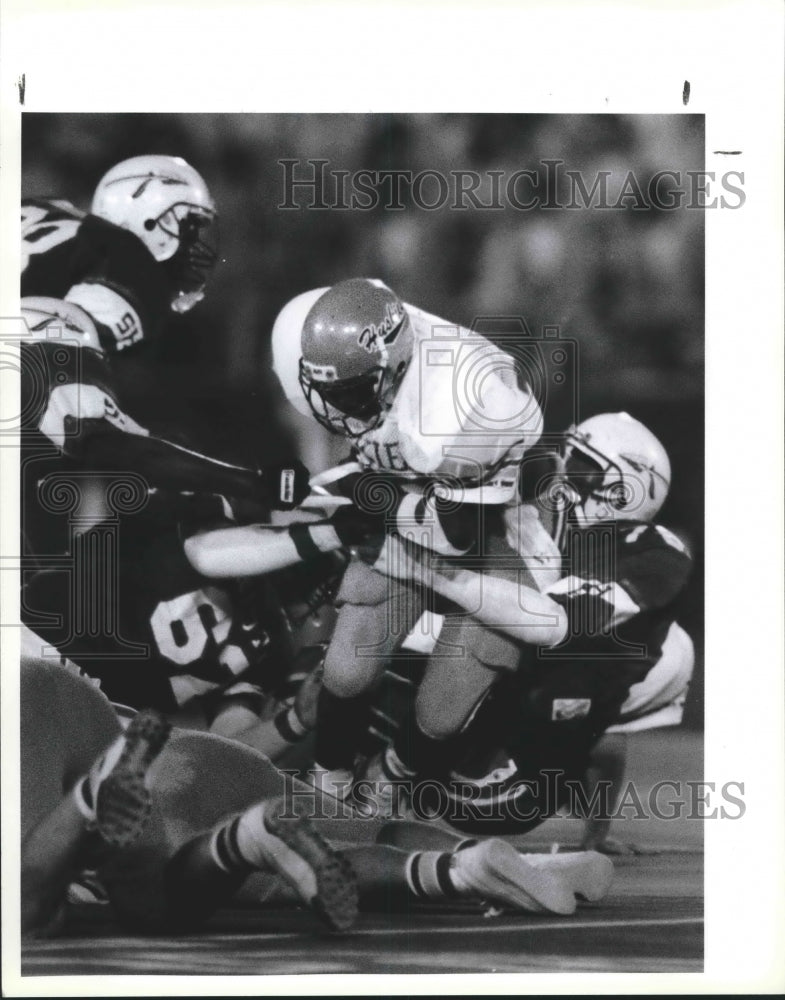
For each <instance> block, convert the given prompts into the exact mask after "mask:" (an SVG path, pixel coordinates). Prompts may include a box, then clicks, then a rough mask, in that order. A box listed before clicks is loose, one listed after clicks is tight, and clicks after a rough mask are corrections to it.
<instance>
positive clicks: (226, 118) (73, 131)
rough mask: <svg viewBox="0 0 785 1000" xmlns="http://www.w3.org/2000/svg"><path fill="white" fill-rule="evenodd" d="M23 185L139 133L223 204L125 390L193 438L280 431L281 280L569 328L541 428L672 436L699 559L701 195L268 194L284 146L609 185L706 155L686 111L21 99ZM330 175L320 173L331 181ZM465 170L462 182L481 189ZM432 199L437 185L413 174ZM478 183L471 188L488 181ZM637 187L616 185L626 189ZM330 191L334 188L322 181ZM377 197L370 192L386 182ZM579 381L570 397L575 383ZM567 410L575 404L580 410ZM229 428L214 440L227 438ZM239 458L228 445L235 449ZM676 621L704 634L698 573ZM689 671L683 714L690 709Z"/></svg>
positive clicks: (347, 165) (80, 201)
mask: <svg viewBox="0 0 785 1000" xmlns="http://www.w3.org/2000/svg"><path fill="white" fill-rule="evenodd" d="M22 148H23V161H22V165H23V191H22V193H23V195H29V196H33V195H42V196H57V197H61V198H67V199H68V200H70V201H72V202H74V203H75V204H76V205H77V206H79V207H84V208H87V207H89V203H90V198H91V196H92V192H93V189H94V188H95V185H96V183H97V181H98V180H99V179H100V177H101V175H102V174H103V173H104V172H105V171H106V170H107V169H108V168H109V167H110V166H111V165H112V164H114V163H115V162H117V161H118V160H121V159H124V158H126V157H129V156H135V155H138V154H141V153H168V154H173V155H180V156H183V157H184V158H185V159H186V160H188V161H189V162H190V163H191V164H193V165H194V166H195V167H196V168H197V169H198V170H199V171H200V173H201V174H202V175H203V176H204V178H205V180H206V181H207V183H208V185H209V187H210V189H211V191H212V192H213V194H214V197H215V200H216V204H217V206H218V210H219V217H220V223H219V239H220V245H219V250H220V258H221V263H220V264H219V266H218V268H217V269H216V272H215V274H214V275H213V278H212V280H211V283H210V286H209V289H208V295H207V298H206V300H205V301H204V303H202V304H201V305H200V306H199V308H198V309H196V310H194V311H193V312H192V313H191V314H189V315H188V316H187V317H184V318H182V319H180V320H178V324H179V329H177V330H176V331H175V334H174V336H173V337H172V338H171V339H170V340H169V341H168V342H167V343H166V344H161V345H159V346H158V347H156V348H155V349H156V350H157V352H158V354H159V358H158V360H159V364H158V365H157V366H156V367H155V369H154V370H155V373H156V374H155V375H154V376H153V377H152V378H151V376H150V367H149V366H146V367H145V368H144V370H143V372H142V369H140V370H139V373H138V377H137V374H135V371H134V367H133V365H129V366H126V372H125V376H124V378H125V380H126V383H127V391H128V394H129V395H134V394H135V393H136V394H140V395H141V394H143V395H144V396H145V397H146V401H147V405H148V407H149V408H152V409H153V410H155V409H156V407H157V408H158V414H157V415H158V416H159V417H160V419H161V420H162V421H166V420H167V419H168V418H169V415H170V413H171V410H172V406H173V404H174V403H176V404H177V405H178V406H179V407H181V408H182V409H183V410H185V411H187V413H188V415H189V422H190V425H191V426H195V427H197V428H199V429H200V432H201V433H202V434H203V436H204V444H205V447H207V445H208V444H209V445H211V446H215V444H216V443H220V438H221V436H222V435H224V437H225V438H226V441H227V442H232V443H234V444H236V440H237V437H238V435H237V434H236V432H235V430H234V428H236V427H237V426H238V422H241V423H243V424H245V425H248V424H249V423H251V424H254V425H256V427H257V428H258V430H259V432H258V433H254V434H253V435H252V436H253V437H254V439H255V440H256V441H257V442H260V444H259V447H260V449H261V450H262V451H263V452H264V454H263V455H262V456H261V457H263V458H264V459H266V460H275V459H277V458H278V457H279V454H280V453H281V452H284V451H285V450H286V449H287V447H289V446H290V445H291V442H292V434H293V430H292V426H291V425H290V424H289V423H288V421H287V419H286V417H285V413H286V409H285V406H284V404H283V401H282V399H281V396H280V392H279V389H278V387H277V385H276V383H275V379H274V377H273V375H272V373H271V370H270V367H271V366H270V344H269V338H270V332H271V329H272V323H273V320H274V319H275V316H276V314H277V312H278V310H279V309H280V308H281V306H282V305H283V304H284V303H285V302H286V301H288V299H290V298H291V297H292V296H294V295H296V294H297V293H299V292H301V291H304V290H307V289H309V288H314V287H317V286H321V285H329V284H332V283H334V282H335V281H339V280H342V279H344V278H348V277H352V276H367V277H379V278H382V279H384V280H385V281H386V282H387V283H388V284H389V285H390V286H391V287H392V288H394V289H395V290H396V291H397V292H398V293H399V294H400V295H401V297H402V298H403V299H404V300H405V301H407V302H410V303H414V304H416V305H418V306H421V307H422V308H424V309H426V310H428V311H429V312H433V313H436V314H437V315H439V316H443V317H445V318H446V319H449V320H451V321H455V322H458V323H462V324H464V325H470V324H471V323H472V322H473V321H474V320H475V319H476V318H477V317H488V316H495V317H499V316H513V317H515V316H522V317H523V318H524V319H525V321H526V324H527V325H528V328H529V330H530V331H531V332H532V333H533V334H534V335H535V336H537V335H539V333H540V332H541V331H542V329H543V327H546V326H547V327H558V329H559V335H560V337H562V338H565V339H567V340H569V341H571V342H574V343H575V344H576V345H577V346H576V348H575V350H574V351H573V352H572V353H571V357H572V355H573V354H575V355H576V357H577V362H576V365H575V369H574V370H573V371H571V373H570V376H569V378H568V379H567V383H568V384H563V385H561V386H558V385H556V384H554V383H553V381H552V380H551V383H550V390H551V395H550V396H549V399H548V401H547V407H546V422H547V423H546V426H548V427H549V429H551V430H556V429H558V428H559V427H562V426H564V424H565V423H566V422H568V421H569V420H570V419H571V418H572V417H573V415H575V416H576V417H585V416H589V415H591V414H592V413H594V412H598V411H600V410H618V409H628V410H629V411H630V412H631V413H632V414H633V415H634V416H636V417H638V418H639V419H641V420H642V421H644V422H645V423H647V424H648V425H649V426H650V427H652V429H653V430H655V432H656V433H657V434H658V436H659V437H660V438H661V440H662V441H663V443H664V444H665V446H666V448H667V449H668V451H669V452H670V455H671V460H672V464H673V482H674V487H673V491H672V496H671V498H670V500H669V501H668V503H667V505H666V507H665V508H664V510H663V520H664V521H665V523H668V524H670V525H672V526H673V527H675V528H676V529H677V530H679V531H680V532H681V533H682V534H683V536H684V537H685V538H686V539H687V540H688V542H689V543H690V545H691V546H692V548H693V549H694V550H695V554H696V562H697V563H698V566H699V567H700V565H701V549H702V536H703V375H704V366H703V362H704V356H703V349H704V270H703V268H704V253H703V246H704V215H703V212H702V211H699V210H695V209H690V208H686V207H683V208H680V209H678V210H670V211H668V210H662V209H658V208H657V207H656V206H651V205H649V206H648V207H632V204H629V205H628V207H625V208H620V209H601V208H580V209H572V210H568V209H566V208H562V209H553V208H547V207H543V204H542V202H543V201H544V199H543V198H540V203H539V205H538V207H534V208H531V209H529V210H526V211H520V210H516V209H514V208H512V207H510V206H509V205H507V206H506V207H505V208H504V209H501V210H500V209H481V208H474V207H467V208H464V209H461V210H456V209H455V208H454V207H451V204H452V199H448V200H447V202H446V204H444V205H443V206H442V207H438V208H435V209H433V210H428V209H426V208H424V207H421V206H418V205H417V204H415V203H414V201H413V200H412V199H411V197H409V195H408V191H407V188H406V187H405V186H404V188H403V193H402V199H401V203H402V207H401V208H399V209H395V210H390V209H389V208H386V207H385V206H384V204H383V203H382V204H379V205H378V206H377V207H375V208H372V209H370V210H361V209H351V208H349V209H342V208H327V209H321V210H317V209H313V208H310V209H309V208H307V207H306V206H307V205H308V204H309V201H312V200H313V199H311V198H310V197H309V193H308V191H307V190H304V189H303V190H301V191H299V192H298V193H297V195H296V196H295V200H296V201H297V203H298V205H300V206H301V207H298V208H290V209H288V210H283V209H281V208H280V207H279V206H280V205H281V204H284V203H286V202H287V197H288V199H289V201H290V200H291V192H287V191H286V189H285V178H286V168H285V167H284V166H282V164H281V162H280V161H281V160H293V161H296V166H295V167H294V168H290V169H294V171H295V173H296V174H297V176H307V175H308V174H309V171H310V167H309V165H308V163H307V161H308V160H309V159H320V160H326V161H328V162H327V166H326V168H325V169H326V171H328V172H332V171H346V172H348V176H351V175H352V174H353V173H354V172H356V171H360V170H369V171H395V170H408V171H412V172H413V173H414V174H416V173H418V172H420V171H425V170H428V171H436V172H438V173H441V174H443V175H445V176H448V177H449V175H450V172H451V171H452V172H454V171H477V172H479V173H481V174H482V175H483V177H484V178H485V179H486V180H487V178H488V177H489V176H490V174H491V173H492V172H501V174H500V176H504V177H508V176H510V175H512V174H514V173H515V172H516V171H521V170H534V171H539V172H542V171H543V166H542V165H543V163H544V162H545V161H547V160H550V161H554V160H560V161H563V165H564V169H565V170H569V171H574V172H578V173H579V174H580V176H581V177H582V178H584V179H585V183H586V185H587V186H588V187H589V188H590V187H591V185H592V183H593V181H594V180H595V179H596V178H597V177H598V176H599V175H600V173H601V172H603V171H605V172H607V177H608V187H609V190H610V191H611V192H618V191H619V189H620V187H621V185H622V183H623V179H624V178H625V177H626V176H627V175H628V173H629V172H630V171H632V172H633V174H634V176H635V178H636V180H637V182H638V185H639V187H640V188H641V189H642V190H643V191H645V190H646V188H647V185H648V183H649V181H650V180H651V178H652V177H654V176H655V175H656V174H657V172H658V171H664V170H667V171H673V172H675V173H676V174H678V175H680V176H682V177H684V176H686V174H687V172H688V171H698V170H701V169H702V167H703V160H704V136H703V119H702V116H696V115H683V116H657V115H520V116H509V115H422V114H417V115H414V114H412V115H382V114H373V115H372V114H368V115H256V114H209V115H171V114H158V115H155V114H139V115H111V114H104V115H98V114H86V115H78V114H69V115H52V114H29V113H28V114H25V115H24V116H23V147H22ZM330 190H332V188H330ZM484 190H485V189H484V188H482V189H479V190H478V194H481V193H482V192H484ZM427 191H428V197H429V198H431V197H432V189H431V188H428V189H427ZM482 200H483V201H485V202H487V200H488V199H487V193H486V194H484V195H483V198H482ZM633 200H634V199H631V200H630V201H633ZM328 201H330V197H329V194H328ZM381 201H382V202H383V201H384V199H381ZM576 384H577V390H578V393H577V403H576V395H575V392H574V391H573V388H574V386H575V385H576ZM576 407H577V410H578V412H577V413H575V412H574V411H575V410H576ZM224 443H226V442H224ZM238 457H241V456H238ZM682 621H683V624H684V625H685V627H686V628H687V629H688V630H689V631H690V632H691V634H692V635H693V636H694V638H695V640H696V646H697V647H698V651H699V653H700V651H701V650H702V641H701V638H702V637H701V632H702V571H701V569H700V568H699V569H698V571H697V572H696V574H695V577H694V578H693V582H692V585H691V586H690V587H689V589H688V592H687V594H686V595H685V598H684V608H683V614H682ZM700 674H701V671H698V677H697V678H696V681H695V682H694V690H693V695H692V697H691V699H690V705H689V706H688V713H687V721H688V722H692V723H693V724H696V723H700V721H701V719H702V678H701V676H700Z"/></svg>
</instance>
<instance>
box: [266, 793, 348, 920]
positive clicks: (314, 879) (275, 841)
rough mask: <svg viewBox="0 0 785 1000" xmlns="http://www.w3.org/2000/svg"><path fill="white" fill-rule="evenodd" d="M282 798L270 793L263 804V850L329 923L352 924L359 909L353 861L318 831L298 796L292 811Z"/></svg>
mask: <svg viewBox="0 0 785 1000" xmlns="http://www.w3.org/2000/svg"><path fill="white" fill-rule="evenodd" d="M283 804H284V800H283V799H271V800H270V801H269V802H265V803H263V805H262V812H261V816H262V822H261V824H259V826H258V827H257V829H256V831H255V840H256V844H255V846H256V847H257V849H258V852H259V854H260V855H261V857H263V858H264V860H265V861H266V862H267V864H268V865H269V867H270V868H272V869H274V870H275V871H276V872H278V873H279V874H280V875H282V876H283V877H284V878H285V879H286V881H287V882H288V883H289V884H290V885H291V886H292V888H293V889H294V890H295V892H296V893H297V895H298V896H299V897H300V899H302V901H303V902H304V903H306V904H307V905H308V906H309V907H310V908H311V909H312V910H313V911H314V912H315V913H316V914H318V916H319V917H320V918H321V919H322V920H323V921H324V923H325V924H327V926H328V927H329V928H331V929H332V930H336V931H345V930H348V929H349V928H350V927H351V926H352V924H353V923H354V922H355V920H356V919H357V913H358V892H357V877H356V875H355V874H354V871H353V869H352V866H351V865H350V864H349V861H348V859H347V858H345V857H344V856H343V855H342V854H341V853H340V852H339V851H335V850H333V849H332V848H331V847H330V845H329V844H328V843H327V841H325V840H324V839H323V838H322V837H321V836H320V835H319V834H318V833H317V832H316V830H315V829H314V827H313V825H312V823H311V822H310V820H309V819H308V818H307V816H306V815H305V814H304V811H303V810H304V809H305V804H304V803H297V802H296V801H295V802H293V803H292V804H291V806H290V807H289V812H288V814H287V815H284V814H283V812H284V810H283ZM292 814H294V815H292Z"/></svg>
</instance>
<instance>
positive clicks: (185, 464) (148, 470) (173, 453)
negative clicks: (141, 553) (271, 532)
mask: <svg viewBox="0 0 785 1000" xmlns="http://www.w3.org/2000/svg"><path fill="white" fill-rule="evenodd" d="M126 419H127V418H126ZM135 426H136V427H138V425H135ZM71 454H73V455H74V457H77V458H79V459H80V461H82V462H84V463H85V464H88V465H90V467H91V468H93V469H96V470H97V471H110V470H112V471H116V470H123V469H128V470H132V471H134V472H138V473H139V474H140V475H142V476H143V477H144V478H145V479H146V480H147V482H148V483H149V484H150V486H152V487H155V488H157V489H162V490H171V491H173V492H193V493H214V494H218V495H221V496H225V497H228V498H237V499H240V500H253V501H257V502H263V503H264V504H266V505H268V506H270V507H273V508H277V509H283V510H286V509H290V508H292V507H296V506H297V504H298V503H299V502H300V501H301V500H302V499H303V497H304V496H305V495H306V494H307V492H308V470H307V469H306V468H305V466H304V465H303V464H302V463H301V462H298V461H293V462H291V463H289V464H287V465H275V466H268V467H266V468H262V469H248V468H245V467H243V466H239V465H233V464H231V463H229V462H222V461H220V460H219V459H216V458H211V457H209V456H208V455H203V454H201V453H200V452H197V451H194V450H192V449H190V448H185V447H183V446H182V445H179V444H175V443H174V442H172V441H167V440H165V439H164V438H159V437H155V436H154V435H152V434H148V433H146V432H140V430H136V429H130V430H129V428H128V427H127V426H126V427H117V426H114V425H113V424H112V423H110V422H109V421H107V420H99V421H88V422H86V424H85V425H84V432H83V433H82V434H81V435H80V436H79V444H78V447H77V448H75V449H72V451H71Z"/></svg>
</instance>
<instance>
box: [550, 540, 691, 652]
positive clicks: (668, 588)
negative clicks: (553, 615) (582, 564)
mask: <svg viewBox="0 0 785 1000" xmlns="http://www.w3.org/2000/svg"><path fill="white" fill-rule="evenodd" d="M691 567H692V559H691V556H690V555H689V553H688V551H687V549H686V547H685V546H684V544H683V543H682V541H681V540H680V539H679V538H678V537H677V536H676V535H674V534H673V533H672V532H670V531H668V530H667V529H666V528H662V527H661V526H659V525H651V524H650V525H641V526H640V527H639V528H635V529H633V530H632V531H630V532H628V533H627V534H626V535H623V536H622V537H621V538H620V540H619V542H618V545H617V551H616V559H615V565H614V566H613V569H614V574H613V579H595V578H592V577H583V576H577V575H570V576H566V577H562V578H561V579H560V580H557V581H556V583H554V584H552V585H551V586H549V587H548V588H547V589H546V593H547V594H549V595H550V596H551V597H552V598H553V600H554V601H556V602H557V603H559V604H561V605H562V607H563V608H564V610H565V613H566V614H567V617H568V620H574V621H575V622H588V621H590V622H593V623H595V627H596V629H597V631H599V632H606V633H608V632H610V631H611V630H612V629H615V628H618V627H619V626H621V625H624V624H625V623H626V622H628V621H630V620H631V619H632V618H634V617H635V616H636V615H638V614H641V613H642V612H646V611H655V610H661V609H663V608H665V607H667V606H668V605H669V604H670V603H671V602H672V601H673V600H674V599H675V598H676V597H677V596H678V595H679V593H680V592H681V590H682V589H683V587H684V585H685V583H686V582H687V579H688V577H689V574H690V570H691ZM575 631H576V632H577V631H579V629H578V628H577V627H576V629H575Z"/></svg>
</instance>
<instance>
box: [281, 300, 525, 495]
mask: <svg viewBox="0 0 785 1000" xmlns="http://www.w3.org/2000/svg"><path fill="white" fill-rule="evenodd" d="M379 284H381V282H379ZM326 290H327V289H325V288H320V289H315V290H314V291H312V292H307V293H305V294H304V295H300V296H298V297H297V298H296V299H293V300H292V301H291V302H290V303H289V304H288V305H287V306H285V307H284V309H283V310H282V311H281V313H280V314H279V316H278V319H277V320H276V323H275V327H274V329H273V360H274V366H275V371H276V374H277V375H278V378H279V379H280V381H281V384H282V386H283V389H284V392H285V393H286V395H287V397H288V398H289V400H290V402H292V403H293V404H294V405H295V406H296V407H297V409H298V410H300V411H301V412H310V410H309V408H308V404H307V402H306V400H305V398H304V396H303V393H302V390H301V388H300V385H299V382H298V370H299V358H300V334H301V330H302V326H303V322H304V319H305V316H306V315H307V313H308V311H309V309H310V308H311V306H312V305H313V304H314V302H316V300H317V299H318V298H319V297H320V296H321V295H322V294H323V292H325V291H326ZM404 307H405V309H406V311H407V313H408V315H409V317H410V319H411V323H412V328H413V331H414V351H413V356H412V360H411V362H410V364H409V367H408V369H407V371H406V374H405V375H404V377H403V380H402V381H401V384H400V386H399V387H398V391H397V392H396V395H395V399H394V401H393V404H392V407H391V409H390V410H389V412H388V413H387V414H386V416H385V418H384V420H383V422H382V423H381V424H380V425H378V426H377V427H375V428H373V429H372V430H369V431H366V432H365V433H364V434H361V435H360V436H359V437H356V438H353V439H352V446H353V450H354V457H355V458H356V461H357V462H358V464H359V465H360V466H361V467H363V468H366V469H371V470H374V471H384V472H387V473H392V474H394V475H397V476H400V477H401V478H403V479H405V480H409V481H412V485H414V481H417V480H422V479H423V478H431V477H434V478H438V477H444V478H446V479H448V480H450V479H455V480H458V481H459V482H460V483H461V484H462V486H464V487H467V488H469V489H471V490H472V493H474V492H475V491H476V490H477V489H479V492H480V494H481V495H477V496H473V497H472V498H471V499H474V500H475V501H479V502H489V503H503V502H507V501H509V500H511V499H513V498H514V497H515V494H516V485H517V471H518V465H519V463H520V461H521V458H522V456H523V453H524V452H525V451H526V449H527V448H530V447H531V446H532V445H534V444H536V443H537V441H538V440H539V437H540V435H541V433H542V425H543V421H542V413H541V411H540V407H539V405H538V403H537V401H536V399H535V398H534V397H533V395H532V394H531V392H530V391H529V390H528V389H526V388H524V389H521V388H520V387H519V385H518V379H517V375H516V371H515V363H514V361H513V359H512V358H511V357H510V355H508V354H506V353H505V352H504V351H502V350H500V349H499V348H497V347H495V346H494V345H493V344H491V343H490V342H489V341H488V340H486V339H485V338H484V337H481V336H479V335H478V334H476V333H472V332H471V331H470V330H468V329H465V328H464V327H460V326H456V325H455V324H451V323H449V322H447V321H446V320H443V319H440V318H439V317H437V316H432V315H430V314H429V313H426V312H424V311H423V310H421V309H418V308H417V307H416V306H411V305H409V304H408V303H404ZM464 496H465V498H466V499H470V498H469V497H468V496H466V494H465V493H464Z"/></svg>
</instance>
